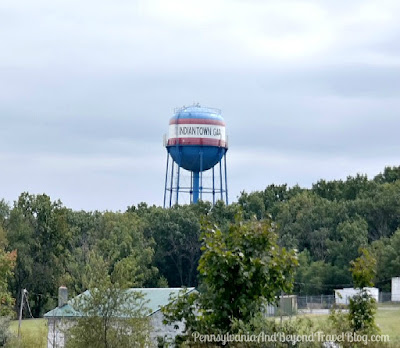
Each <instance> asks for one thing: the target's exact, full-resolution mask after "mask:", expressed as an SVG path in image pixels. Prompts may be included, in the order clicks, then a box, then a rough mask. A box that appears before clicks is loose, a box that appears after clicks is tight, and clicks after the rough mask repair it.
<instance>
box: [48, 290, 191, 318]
mask: <svg viewBox="0 0 400 348" xmlns="http://www.w3.org/2000/svg"><path fill="white" fill-rule="evenodd" d="M182 289H183V288H130V289H128V290H127V291H129V292H134V291H135V292H140V293H141V294H142V295H143V301H144V302H145V303H146V307H147V308H149V309H150V314H149V316H151V315H153V314H154V313H156V312H158V311H159V310H160V309H161V307H163V306H166V305H167V304H168V303H169V298H170V296H171V295H177V294H178V293H179V292H180V291H182ZM192 291H194V288H187V289H186V293H185V295H187V294H189V293H190V292H192ZM87 295H90V292H89V290H86V291H85V292H84V293H82V294H80V295H78V296H76V297H74V298H73V299H71V300H69V301H68V302H67V304H65V305H64V306H62V307H56V308H54V309H53V310H51V311H49V312H47V313H46V314H45V315H44V318H47V319H49V318H54V317H57V318H59V317H65V318H76V317H80V316H81V313H80V312H79V311H77V310H75V309H74V308H73V304H74V301H75V300H76V299H77V298H78V297H80V296H87Z"/></svg>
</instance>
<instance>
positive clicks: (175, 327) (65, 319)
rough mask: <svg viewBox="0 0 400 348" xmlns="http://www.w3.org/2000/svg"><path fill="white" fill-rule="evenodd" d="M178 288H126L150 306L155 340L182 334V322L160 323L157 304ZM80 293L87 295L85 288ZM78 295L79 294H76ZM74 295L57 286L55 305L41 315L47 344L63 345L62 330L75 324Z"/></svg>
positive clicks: (49, 347)
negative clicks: (137, 294) (71, 296)
mask: <svg viewBox="0 0 400 348" xmlns="http://www.w3.org/2000/svg"><path fill="white" fill-rule="evenodd" d="M182 290H183V289H182V288H131V289H128V290H127V291H135V292H140V293H141V294H142V295H143V301H144V302H145V303H146V307H147V308H149V309H150V314H149V315H148V317H149V318H150V324H151V328H152V329H151V332H150V338H151V340H152V341H153V342H157V338H158V337H161V338H163V339H164V340H166V341H172V340H173V339H174V338H175V336H177V335H179V334H182V332H183V331H184V329H185V324H184V323H183V322H175V323H172V324H170V325H165V324H163V320H164V315H163V313H162V311H161V307H163V306H166V305H167V304H168V303H169V302H170V301H169V299H170V296H171V295H178V293H179V292H181V291H182ZM192 291H195V289H194V288H187V289H186V292H185V295H187V294H189V293H190V292H192ZM83 294H85V295H87V294H88V291H85V292H84V293H83ZM79 296H81V295H79ZM75 300H76V298H74V299H71V300H68V290H67V288H66V287H60V288H59V291H58V307H56V308H54V309H53V310H51V311H50V312H47V313H46V314H45V315H44V318H46V319H47V320H48V336H47V348H63V347H64V346H65V335H64V332H66V331H67V330H68V328H70V327H71V326H73V325H75V324H76V320H77V319H78V318H79V317H81V313H79V311H77V310H75V309H74V308H73V303H74V301H75Z"/></svg>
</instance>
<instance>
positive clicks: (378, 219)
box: [0, 167, 400, 317]
mask: <svg viewBox="0 0 400 348" xmlns="http://www.w3.org/2000/svg"><path fill="white" fill-rule="evenodd" d="M238 216H240V217H241V219H242V220H243V221H253V220H266V219H267V220H272V221H273V222H274V226H275V227H274V228H275V229H276V233H277V236H278V239H277V241H276V242H277V244H278V245H279V247H284V248H286V249H287V250H293V249H296V250H297V255H298V263H299V265H298V267H297V269H296V273H295V275H294V277H295V283H294V285H295V286H294V292H295V293H297V294H308V295H311V294H332V290H333V289H334V288H338V287H343V286H352V285H353V280H352V275H351V272H350V270H349V263H350V261H351V260H354V259H356V258H357V256H358V255H359V252H358V250H359V249H360V248H366V249H368V250H369V251H370V252H371V253H372V254H373V255H374V257H375V258H376V260H377V270H378V271H377V273H376V276H375V280H374V281H375V284H376V285H377V286H378V287H379V288H381V289H382V290H385V291H388V290H389V289H390V279H391V277H394V276H400V229H399V227H400V167H387V168H385V169H384V171H383V172H382V173H381V174H379V175H377V176H375V177H374V178H372V179H369V178H368V177H367V176H365V175H356V176H354V177H348V178H347V179H346V180H333V181H325V180H320V181H318V182H317V183H315V184H314V185H312V187H311V188H301V187H299V186H294V187H288V185H269V186H267V187H266V188H265V190H263V191H255V192H251V193H246V192H242V193H241V194H240V196H239V197H238V201H237V202H235V203H232V204H230V205H228V206H226V205H224V203H223V202H218V203H217V204H216V205H215V206H212V205H211V204H210V203H208V202H199V203H198V204H195V205H184V206H174V207H172V208H170V209H163V208H161V207H158V206H149V205H147V204H146V203H140V204H138V205H136V206H130V207H128V208H127V209H126V211H124V212H110V211H105V212H99V211H75V210H72V209H70V208H68V207H65V206H64V205H63V204H62V202H61V201H59V200H57V201H53V200H52V199H51V198H50V197H49V196H47V195H46V194H41V195H32V194H29V193H22V194H21V195H20V196H19V197H18V199H17V200H16V201H15V202H14V203H13V204H9V203H7V202H5V201H4V200H0V297H1V300H2V304H1V307H2V311H5V310H6V308H8V309H9V310H15V309H16V308H17V307H18V304H19V303H18V298H19V297H20V292H21V289H24V288H25V289H27V290H28V298H29V302H30V307H31V310H32V314H33V316H34V317H40V316H42V315H43V314H44V313H45V312H46V311H48V310H50V309H52V308H54V307H55V306H56V304H57V298H56V297H57V289H58V287H59V286H60V285H66V286H67V287H68V288H69V290H70V294H71V295H75V294H79V293H82V292H83V291H85V290H86V289H87V288H88V284H89V283H90V280H91V275H92V274H93V270H94V269H95V268H96V266H97V265H98V263H99V260H103V261H105V265H107V266H106V267H105V269H104V272H106V273H107V274H109V275H112V274H113V275H118V279H124V281H125V282H126V283H125V284H124V286H128V287H129V286H130V287H162V286H171V287H179V286H197V285H198V266H199V259H200V256H201V250H200V245H201V242H200V235H201V226H202V225H203V226H204V225H205V224H207V225H208V226H210V225H216V226H218V228H219V229H220V230H221V233H228V232H229V226H230V225H231V224H232V223H233V222H234V221H235V220H236V219H237V217H238ZM12 299H16V300H15V302H14V303H13V301H12Z"/></svg>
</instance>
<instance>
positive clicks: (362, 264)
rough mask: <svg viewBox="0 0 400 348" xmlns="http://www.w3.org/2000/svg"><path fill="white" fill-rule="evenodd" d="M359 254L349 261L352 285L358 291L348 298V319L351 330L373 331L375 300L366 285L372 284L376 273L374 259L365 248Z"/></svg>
mask: <svg viewBox="0 0 400 348" xmlns="http://www.w3.org/2000/svg"><path fill="white" fill-rule="evenodd" d="M360 252H361V256H360V257H358V258H357V259H355V260H354V261H352V262H351V267H350V270H351V272H352V276H353V282H354V287H355V288H356V289H359V293H358V294H357V295H355V296H353V297H352V298H351V299H350V304H349V320H350V325H351V328H352V329H353V331H362V332H365V333H370V334H372V333H375V332H376V331H378V327H377V326H376V324H375V313H376V301H375V299H374V298H372V296H371V295H370V294H369V293H368V290H367V289H365V288H366V287H370V286H373V285H374V283H373V279H374V277H375V274H376V260H375V258H374V257H373V255H372V254H371V253H370V252H369V251H368V250H367V249H360Z"/></svg>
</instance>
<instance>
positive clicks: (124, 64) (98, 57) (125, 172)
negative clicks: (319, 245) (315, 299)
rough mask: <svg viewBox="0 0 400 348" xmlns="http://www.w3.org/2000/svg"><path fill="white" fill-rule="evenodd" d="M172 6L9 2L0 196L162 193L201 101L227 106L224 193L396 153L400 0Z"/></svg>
mask: <svg viewBox="0 0 400 348" xmlns="http://www.w3.org/2000/svg"><path fill="white" fill-rule="evenodd" d="M165 4H166V3H165V2H163V1H156V0H151V1H150V0H149V1H134V2H128V1H123V0H119V1H116V2H113V4H110V3H109V2H107V1H96V2H94V1H85V2H84V3H82V2H78V1H70V2H63V3H55V2H51V1H48V0H40V1H38V2H35V4H33V3H30V2H28V1H25V2H23V3H22V4H21V3H19V5H16V4H15V3H14V2H11V1H5V2H2V4H0V119H1V121H2V124H1V127H0V161H1V163H2V165H1V168H2V169H1V171H0V180H2V182H3V183H5V185H4V190H3V195H2V196H3V197H4V198H6V199H7V200H9V201H12V200H14V199H16V198H17V196H18V194H19V193H21V192H22V191H25V190H27V191H30V192H33V193H37V192H39V193H41V192H46V193H48V194H50V195H51V196H52V197H53V198H54V199H56V198H60V199H61V200H62V201H63V202H64V203H65V204H66V205H68V206H71V207H73V208H76V209H81V208H84V209H124V208H125V207H126V206H127V205H130V204H134V203H138V202H140V201H147V202H149V203H156V204H161V203H162V195H163V185H164V170H165V160H166V152H165V149H163V147H162V136H163V133H165V132H166V131H167V125H168V120H169V118H170V117H171V116H172V113H173V109H174V108H175V107H179V106H182V105H184V104H186V105H187V104H190V103H192V102H200V103H202V104H203V105H208V106H213V107H218V108H221V109H222V110H223V115H224V117H225V119H226V122H227V127H228V134H229V137H230V150H229V152H228V165H229V172H228V176H229V184H230V192H231V198H235V197H236V196H237V195H238V194H239V192H240V191H241V190H243V189H244V190H247V191H251V190H255V189H263V188H265V186H266V185H268V184H270V183H272V182H276V183H284V182H288V183H289V184H291V185H293V184H296V183H299V184H301V185H306V186H309V185H311V183H312V182H314V181H316V180H318V179H319V178H321V177H324V178H328V179H329V178H331V179H333V178H345V177H346V176H347V175H349V174H356V173H357V172H361V173H368V174H369V175H375V174H376V173H377V172H379V171H381V170H382V169H383V167H384V165H386V164H387V165H396V164H398V153H399V150H400V149H399V147H400V144H399V141H398V136H397V130H398V129H399V128H400V118H399V117H398V115H399V112H400V102H399V101H398V98H397V96H398V94H399V92H400V90H399V89H400V83H399V82H398V81H400V76H399V63H398V62H399V52H400V51H399V47H400V44H399V41H398V40H397V38H398V37H399V34H400V25H399V24H398V23H397V20H396V18H395V16H394V14H395V13H396V11H397V10H398V7H399V5H398V4H397V2H396V1H387V2H385V3H384V4H383V3H382V4H379V6H377V5H376V3H375V2H373V1H356V2H352V3H351V4H348V3H344V2H334V3H333V2H331V1H329V2H328V1H326V2H321V1H318V2H317V1H302V2H298V1H283V2H279V3H266V2H262V1H251V2H247V1H246V2H244V1H227V0H220V1H211V0H209V1H208V0H207V1H204V2H202V3H201V6H200V5H198V3H197V2H191V1H187V2H180V1H178V0H174V1H172V0H171V1H170V2H168V6H166V5H165ZM78 9H79V10H78ZM249 168H251V170H249Z"/></svg>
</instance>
